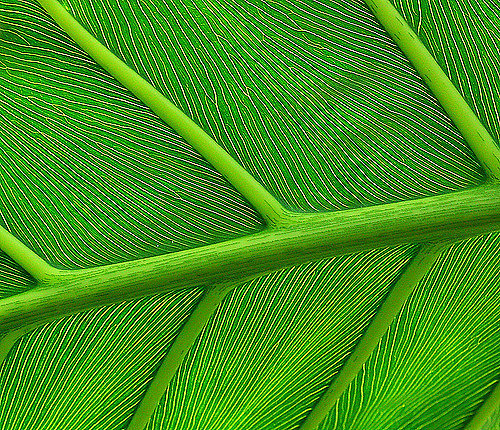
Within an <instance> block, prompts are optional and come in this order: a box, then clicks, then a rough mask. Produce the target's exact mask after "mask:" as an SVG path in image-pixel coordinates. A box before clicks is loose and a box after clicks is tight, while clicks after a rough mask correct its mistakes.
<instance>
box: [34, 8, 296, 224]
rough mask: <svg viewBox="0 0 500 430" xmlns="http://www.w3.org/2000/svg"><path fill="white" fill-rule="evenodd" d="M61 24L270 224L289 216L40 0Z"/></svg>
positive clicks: (61, 11) (61, 12)
mask: <svg viewBox="0 0 500 430" xmlns="http://www.w3.org/2000/svg"><path fill="white" fill-rule="evenodd" d="M38 3H40V5H41V6H42V7H43V8H44V9H45V10H46V11H47V12H48V13H49V15H50V16H51V17H52V18H53V19H54V21H56V22H57V23H58V24H59V25H60V26H61V28H62V29H63V30H64V31H65V32H66V33H67V34H68V35H69V36H70V37H71V38H72V39H73V40H74V41H75V42H76V43H77V44H78V45H80V47H81V48H82V49H83V50H84V51H86V52H87V53H88V54H89V55H90V56H91V57H92V58H93V59H94V60H95V61H96V62H97V63H98V64H100V65H101V66H102V67H103V68H104V69H106V70H107V71H108V72H109V73H110V74H111V75H112V76H113V77H114V78H115V79H117V80H118V81H119V82H121V83H122V84H123V85H124V86H125V87H126V88H128V89H129V90H130V91H131V92H132V93H133V94H135V95H136V96H137V97H138V98H139V99H140V100H142V102H143V103H144V104H145V105H146V106H148V107H149V108H150V109H151V110H152V111H153V112H155V113H156V114H157V115H158V116H159V117H160V118H161V119H162V120H164V121H165V122H166V123H167V124H168V125H169V126H170V127H172V128H173V129H174V130H175V131H176V132H177V133H179V134H180V135H181V136H182V137H183V138H184V139H185V140H186V141H187V142H188V143H189V144H190V145H192V146H193V148H195V149H196V150H197V151H198V152H199V153H200V154H201V155H202V156H203V157H204V158H205V159H206V160H207V161H208V162H209V163H210V164H212V166H214V167H215V169H217V171H218V172H219V173H221V174H222V175H223V176H224V177H225V178H226V179H227V180H228V181H229V182H230V183H231V184H232V185H233V186H234V187H235V188H236V189H237V190H238V191H239V192H240V193H241V194H242V195H243V196H244V197H245V198H246V199H247V200H248V201H249V202H250V204H252V206H253V207H254V208H255V209H256V210H257V211H258V212H259V213H260V214H261V215H262V216H263V217H264V219H265V220H266V221H267V222H268V223H269V224H271V225H278V224H280V223H281V221H282V220H283V219H286V217H287V210H286V209H285V208H284V207H283V206H282V205H281V204H280V203H279V202H278V201H277V200H276V199H275V198H274V197H273V196H272V195H271V194H270V193H269V192H268V191H267V190H266V189H265V188H264V187H263V186H262V185H261V184H260V183H259V182H257V180H256V179H255V178H254V177H253V176H252V175H250V173H248V172H247V171H246V170H245V169H244V168H243V167H242V166H241V165H240V164H238V163H237V162H236V160H234V158H232V157H231V156H230V155H229V154H228V153H227V152H226V151H225V150H224V149H222V147H220V146H219V145H218V144H217V143H216V142H215V140H213V139H212V138H211V137H210V136H209V135H208V134H207V133H205V132H204V131H203V130H202V129H201V128H200V127H199V126H198V125H197V124H195V123H194V121H192V120H191V119H190V118H189V117H187V116H186V115H185V114H184V113H183V112H182V111H181V110H179V109H178V108H177V107H175V106H174V105H173V104H172V103H171V102H170V101H169V100H167V99H166V98H165V97H164V96H163V95H162V94H161V93H160V92H158V91H157V90H156V89H155V88H154V87H153V86H152V85H151V84H149V83H148V82H147V81H146V80H145V79H143V78H142V77H141V76H139V75H138V74H137V73H136V72H134V71H133V70H132V69H131V68H130V67H128V66H127V65H126V64H125V63H124V62H123V61H121V60H120V59H119V58H118V57H116V56H115V55H114V54H113V53H112V52H110V51H109V50H108V49H107V48H106V47H105V46H104V45H102V44H101V43H100V42H98V41H97V40H96V39H95V38H94V37H93V36H92V35H91V34H90V33H89V32H88V31H87V30H85V29H84V28H83V27H82V26H81V25H80V23H78V21H76V20H75V19H74V18H73V16H71V14H70V13H69V12H68V11H67V10H66V9H65V8H64V7H62V6H61V4H60V3H59V2H58V1H57V0H38Z"/></svg>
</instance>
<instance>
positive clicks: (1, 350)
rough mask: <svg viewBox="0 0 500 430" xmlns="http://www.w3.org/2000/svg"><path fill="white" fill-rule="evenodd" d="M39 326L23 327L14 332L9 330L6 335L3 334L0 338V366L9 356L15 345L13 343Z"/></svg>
mask: <svg viewBox="0 0 500 430" xmlns="http://www.w3.org/2000/svg"><path fill="white" fill-rule="evenodd" d="M39 325H40V324H38V323H36V324H30V325H28V326H25V327H21V328H18V329H15V330H11V331H9V332H7V333H4V334H3V335H2V337H0V366H1V365H2V363H3V361H4V360H5V359H6V358H7V356H8V355H9V352H10V350H11V349H12V347H13V346H14V345H15V343H16V342H17V341H18V340H19V339H20V338H21V337H22V336H24V335H25V334H26V333H29V332H30V331H31V330H34V329H35V328H37V327H38V326H39Z"/></svg>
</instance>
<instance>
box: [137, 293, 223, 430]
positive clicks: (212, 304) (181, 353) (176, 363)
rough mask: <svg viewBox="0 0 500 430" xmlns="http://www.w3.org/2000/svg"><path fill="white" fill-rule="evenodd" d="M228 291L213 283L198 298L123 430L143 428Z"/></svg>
mask: <svg viewBox="0 0 500 430" xmlns="http://www.w3.org/2000/svg"><path fill="white" fill-rule="evenodd" d="M231 290H232V287H228V286H216V287H213V288H210V289H209V290H208V291H207V292H206V293H205V295H204V296H203V297H202V299H201V300H200V302H199V303H198V305H197V306H196V308H195V310H194V311H193V312H192V313H191V315H190V316H189V318H188V320H187V321H186V322H185V324H184V326H183V327H182V329H181V331H180V332H179V334H178V335H177V337H176V339H175V341H174V342H173V344H172V346H171V347H170V349H169V350H168V353H167V355H166V356H165V358H164V359H163V361H162V363H161V365H160V367H159V368H158V370H157V372H156V374H155V376H154V378H153V380H152V381H151V383H150V384H149V387H148V388H147V390H146V393H145V394H144V397H143V398H142V400H141V402H140V403H139V406H138V407H137V409H136V411H135V413H134V415H133V416H132V419H131V421H130V424H129V425H128V427H127V430H143V429H144V428H145V427H146V425H147V423H148V421H149V419H150V418H151V416H152V415H153V413H154V411H155V409H156V407H157V406H158V404H159V402H160V400H161V398H162V397H163V395H164V394H165V391H166V390H167V388H168V385H169V383H170V381H171V380H172V378H173V377H174V375H175V373H176V372H177V369H179V367H180V366H181V364H182V362H183V359H184V357H185V356H186V354H187V352H188V351H189V349H190V348H191V346H192V345H193V344H194V342H195V341H196V339H197V338H198V336H199V334H200V333H201V331H202V330H203V328H204V327H205V325H206V323H207V322H208V320H209V319H210V317H211V316H212V315H213V313H214V312H215V311H216V309H217V307H218V306H219V304H220V302H221V301H222V299H223V298H224V297H225V296H226V295H227V293H229V292H230V291H231Z"/></svg>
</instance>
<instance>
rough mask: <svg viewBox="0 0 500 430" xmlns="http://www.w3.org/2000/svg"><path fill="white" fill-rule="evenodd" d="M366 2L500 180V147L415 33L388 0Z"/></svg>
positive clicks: (476, 151) (481, 158)
mask: <svg viewBox="0 0 500 430" xmlns="http://www.w3.org/2000/svg"><path fill="white" fill-rule="evenodd" d="M365 3H366V4H367V5H368V7H369V8H370V9H371V10H372V12H373V13H374V14H375V16H376V17H377V19H378V20H379V21H380V23H381V24H382V25H383V26H384V28H385V29H386V30H387V32H388V33H389V34H390V35H391V37H392V38H393V39H394V41H395V42H396V43H397V45H398V46H399V47H400V48H401V50H402V51H403V53H404V54H405V55H406V57H407V58H408V59H409V60H410V61H411V63H412V64H413V66H414V67H415V69H416V70H417V72H418V73H419V74H420V76H421V77H422V79H423V80H424V81H425V83H426V84H427V85H428V86H429V88H430V89H431V91H432V92H433V93H434V95H435V96H436V98H437V99H438V100H439V102H440V103H441V106H443V108H444V110H445V111H446V112H447V113H448V115H449V116H450V118H451V119H452V121H453V122H454V124H455V125H456V127H457V128H458V130H459V131H460V133H462V135H463V137H464V138H465V140H466V141H467V143H468V144H469V146H470V147H471V149H472V150H473V151H474V153H475V154H476V156H477V158H478V159H479V161H480V162H481V164H482V166H483V167H484V169H485V170H486V173H487V174H488V176H489V177H490V178H492V179H495V180H500V148H499V147H498V145H497V143H496V142H495V141H494V140H493V138H492V137H491V135H490V134H489V132H488V131H487V130H486V128H485V127H484V126H483V125H482V124H481V121H479V119H478V117H477V116H476V114H475V113H474V112H473V111H472V109H471V108H470V106H469V105H468V104H467V102H466V101H465V100H464V98H463V97H462V95H461V94H460V93H459V92H458V90H457V89H456V88H455V86H454V85H453V83H452V82H451V81H450V79H449V78H448V76H446V74H445V73H444V71H443V70H442V69H441V67H440V66H439V64H438V63H437V62H436V60H435V59H434V57H433V56H432V55H431V53H430V52H429V51H428V50H427V48H426V47H425V46H424V45H423V44H422V42H421V41H420V40H419V38H418V36H417V35H416V34H415V32H414V31H413V30H412V29H411V28H410V26H409V25H408V24H407V23H406V21H405V20H404V18H403V17H402V16H401V15H400V14H399V12H398V11H397V10H396V8H395V7H394V6H393V5H392V4H391V2H390V1H389V0H365Z"/></svg>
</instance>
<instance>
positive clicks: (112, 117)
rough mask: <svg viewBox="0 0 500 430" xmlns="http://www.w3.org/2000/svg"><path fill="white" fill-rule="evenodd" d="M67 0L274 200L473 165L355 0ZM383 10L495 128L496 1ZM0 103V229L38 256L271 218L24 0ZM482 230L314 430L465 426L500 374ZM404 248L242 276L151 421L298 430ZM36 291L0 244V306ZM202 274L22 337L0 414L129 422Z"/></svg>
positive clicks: (420, 183)
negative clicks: (395, 16)
mask: <svg viewBox="0 0 500 430" xmlns="http://www.w3.org/2000/svg"><path fill="white" fill-rule="evenodd" d="M63 5H64V7H65V8H66V9H67V10H68V11H69V12H70V13H71V14H72V15H73V16H74V17H75V18H76V19H77V20H78V21H79V22H80V23H81V24H82V25H83V26H84V27H85V28H86V29H87V30H89V31H90V32H91V34H93V35H94V36H95V37H96V38H97V39H98V40H99V41H101V42H102V43H103V44H104V45H105V46H106V47H108V48H109V49H110V50H111V51H112V52H114V53H115V54H116V55H117V56H118V57H120V58H121V59H122V60H123V61H125V63H126V64H128V65H129V66H130V67H131V68H132V69H134V70H136V71H137V72H138V73H139V74H140V75H141V76H143V77H144V78H145V79H146V80H148V81H149V82H150V83H151V84H152V85H153V86H154V87H155V88H156V89H158V90H159V91H160V92H161V93H162V94H164V95H165V96H166V97H167V98H168V99H170V100H171V101H172V102H173V103H174V104H175V105H176V106H178V107H179V108H180V109H181V110H182V111H184V112H185V113H186V114H187V115H188V116H189V117H191V118H192V119H193V120H194V121H195V122H196V123H197V124H199V125H200V126H201V128H202V129H204V130H205V131H206V132H207V133H208V134H209V135H210V136H212V137H213V138H214V139H215V140H216V141H217V143H219V144H220V145H221V146H222V147H223V148H224V149H225V150H226V151H227V152H228V153H229V154H230V155H232V156H233V157H234V158H235V159H236V160H237V161H238V162H239V163H240V164H241V165H242V166H244V167H245V169H247V170H248V172H250V173H251V174H252V175H253V176H254V177H255V178H256V179H257V180H258V181H259V182H260V183H261V184H262V185H263V186H264V187H265V188H266V189H267V190H269V191H270V192H271V193H272V194H273V195H274V196H275V197H276V198H277V199H278V200H279V201H280V202H282V203H283V205H284V206H285V207H286V208H287V209H288V210H296V211H303V212H310V213H315V212H326V211H341V210H345V209H355V208H362V207H367V206H372V205H379V204H385V203H390V202H398V201H405V200H410V199H417V198H423V197H427V196H432V195H439V194H446V193H451V192H455V191H458V190H462V189H466V188H473V187H478V186H480V185H481V184H483V183H484V182H485V181H486V179H487V178H486V174H485V172H484V171H483V169H482V168H481V166H480V163H479V162H478V160H477V159H476V156H475V155H474V154H473V152H472V150H471V149H470V147H469V145H468V144H467V142H466V141H465V139H464V138H463V137H462V136H461V134H460V133H459V131H458V130H457V128H456V127H455V125H454V124H453V122H452V121H451V119H450V118H449V117H448V115H447V114H446V112H445V111H444V110H443V108H441V106H440V104H439V102H438V101H437V100H436V98H435V96H434V95H433V94H432V92H431V91H430V90H429V89H428V88H427V86H426V84H425V83H424V81H423V80H422V78H420V76H419V75H418V73H417V72H416V71H415V69H414V68H413V66H412V65H411V63H410V62H409V60H408V59H407V58H406V57H405V56H404V54H403V53H402V52H401V50H400V49H399V48H398V47H397V45H396V44H395V43H394V42H393V40H392V39H391V38H390V36H389V35H388V34H387V32H386V31H385V30H384V28H383V27H382V26H381V24H379V23H378V21H377V20H376V18H375V17H374V15H373V14H372V12H371V11H370V10H369V9H368V7H367V6H366V5H365V4H364V3H363V2H362V1H361V0H356V1H352V2H345V1H340V0H333V1H325V0H303V1H299V2H291V1H284V2H264V1H262V0H247V1H239V0H235V1H231V2H215V3H214V2H205V1H202V0H189V1H188V0H173V1H168V2H167V1H165V0H152V1H148V2H144V1H139V2H129V1H125V0H107V1H105V2H97V1H95V0H81V1H77V0H70V1H65V2H64V3H63ZM394 5H395V6H396V7H397V8H398V9H399V10H400V12H401V13H402V14H403V16H404V17H405V19H406V20H407V21H408V23H409V24H410V25H411V26H412V27H413V29H414V30H415V31H416V33H417V34H418V35H419V37H420V38H421V39H422V41H423V42H424V44H425V46H426V47H427V48H428V49H429V50H430V51H431V53H432V54H433V55H434V56H435V58H436V59H437V60H438V62H439V64H440V65H441V67H443V69H444V70H445V72H446V73H447V74H448V76H449V77H450V79H451V80H452V81H453V83H454V84H455V85H456V86H457V88H459V90H460V91H461V92H462V94H463V95H464V97H465V99H466V100H467V102H468V103H469V104H470V106H471V107H472V108H473V110H474V111H475V112H476V114H477V115H478V116H479V118H480V119H481V120H482V121H483V123H484V125H485V126H486V127H487V128H488V129H489V131H490V132H491V133H492V135H493V137H494V138H496V139H497V140H498V138H500V125H499V124H498V108H497V104H498V103H499V95H498V94H499V90H498V88H499V83H500V81H499V79H498V76H497V73H496V69H497V64H498V60H499V57H500V54H499V52H500V50H499V48H500V46H499V44H500V37H499V34H500V32H499V30H500V7H499V6H498V5H497V4H496V3H495V2H494V1H493V0H485V1H483V2H479V3H476V2H471V1H469V0H460V1H451V0H446V1H443V2H439V3H438V2H426V1H423V0H406V1H399V0H397V1H394ZM0 99H1V103H0V126H1V127H0V160H1V163H0V214H1V218H0V223H1V225H2V226H3V227H4V228H5V229H7V230H8V231H9V232H11V233H12V234H13V235H14V236H16V237H17V238H19V239H20V240H21V241H22V242H23V243H25V244H26V245H28V246H29V247H30V248H31V249H32V250H33V251H35V252H36V253H37V254H38V255H39V256H41V257H43V258H44V259H46V260H47V261H48V262H50V263H51V264H53V265H55V266H57V267H60V268H64V269H76V268H90V267H100V266H104V265H108V264H112V263H119V262H124V261H133V260H137V259H140V258H146V257H152V256H158V255H163V254H167V253H175V252H179V251H183V250H188V249H192V248H200V249H202V247H203V246H205V245H209V244H214V243H221V242H224V241H227V240H230V239H235V238H239V237H243V236H247V235H251V234H255V233H257V232H260V231H263V230H264V229H268V228H269V227H266V225H265V221H264V220H263V218H262V216H261V215H260V214H259V213H257V211H256V210H254V209H253V208H252V207H251V205H250V204H249V203H248V202H247V201H246V200H245V199H244V198H243V196H242V195H241V194H240V193H239V192H238V191H237V190H236V189H235V188H233V186H232V185H231V184H230V183H229V182H228V181H227V180H226V179H225V178H224V176H223V175H221V174H220V173H219V172H218V171H217V170H216V169H215V168H214V167H212V166H211V165H210V164H209V163H208V162H207V161H205V160H204V159H203V158H202V157H201V156H200V155H199V154H198V153H197V152H196V151H194V150H193V149H192V148H191V147H190V146H189V145H188V144H187V143H186V142H185V141H184V140H183V139H182V138H181V137H180V136H179V135H178V134H177V133H176V132H175V131H174V130H172V129H171V128H170V127H169V126H167V125H166V124H165V123H164V122H163V121H162V120H160V119H159V118H158V117H157V116H156V115H155V114H154V113H153V112H151V111H150V110H149V108H147V107H146V106H144V105H143V103H142V102H140V101H139V100H138V99H137V98H136V97H135V96H134V95H133V94H131V93H130V92H129V91H128V90H127V89H125V88H124V87H123V86H122V85H121V84H120V83H118V82H117V81H116V80H115V79H114V78H113V77H112V76H110V75H109V74H108V72H106V71H105V70H103V69H102V68H101V67H100V66H99V65H98V64H96V62H95V61H94V60H93V59H92V58H90V57H89V56H88V55H87V54H86V53H85V52H84V51H83V50H82V49H81V48H80V47H78V45H77V44H76V43H75V42H73V41H72V40H71V38H70V37H69V36H68V35H67V34H66V33H65V32H64V31H63V30H62V29H61V28H60V27H59V26H58V25H57V24H56V23H55V22H54V21H53V20H52V18H50V17H49V16H48V15H47V13H46V12H45V11H44V10H43V9H42V8H41V6H40V5H38V3H37V2H36V1H35V0H0ZM499 245H500V235H499V233H491V234H489V235H487V236H481V237H477V238H472V239H468V240H466V241H463V242H459V243H456V244H454V245H452V246H451V247H450V248H449V249H448V250H446V251H445V252H444V253H443V254H442V255H441V256H440V257H439V258H438V260H437V261H436V263H435V264H434V265H433V267H432V269H431V271H430V272H429V273H428V274H427V275H426V276H425V277H424V278H423V280H422V281H421V282H419V283H418V285H417V286H416V289H415V291H414V292H413V294H412V295H411V297H410V299H409V300H408V301H407V303H406V304H405V306H404V307H403V309H402V311H401V313H399V314H398V316H397V318H396V319H395V320H394V322H393V324H392V325H391V327H390V329H389V331H388V332H387V334H386V335H385V336H384V337H383V339H382V340H381V342H380V343H379V345H378V347H377V348H376V349H375V351H374V353H373V354H372V356H371V357H370V359H369V360H368V362H367V363H366V364H365V365H364V367H363V369H362V371H361V372H360V373H359V374H358V376H357V377H356V378H355V380H354V381H353V383H352V384H351V385H350V386H349V388H348V389H347V391H346V392H345V393H344V394H343V395H342V396H341V398H340V399H339V400H338V401H337V402H336V404H335V405H334V407H333V409H332V411H331V412H330V414H329V415H328V417H327V419H326V420H325V421H324V422H323V423H322V424H321V426H320V428H321V429H322V430H326V429H332V430H333V429H335V430H341V429H370V430H372V429H373V430H377V429H379V430H397V429H411V430H416V429H426V430H452V429H461V428H464V426H465V424H466V422H467V421H468V420H470V419H471V417H472V416H473V415H474V413H475V412H476V411H477V410H478V408H479V407H480V405H481V404H482V403H483V402H484V400H485V398H486V397H487V395H488V394H489V393H490V392H491V390H492V387H493V385H494V384H495V383H496V382H497V381H498V378H499V374H500V351H499V348H498V345H499V342H500V333H499V331H498V322H499V319H500V307H499V303H500V301H499V294H498V285H499V281H500V271H499V270H498V267H499V262H500V251H499V249H500V246H499ZM419 249H420V247H419V245H418V244H399V245H395V246H392V247H380V246H378V247H377V246H375V249H371V250H367V251H364V252H361V253H356V254H350V255H344V256H336V257H333V258H328V259H325V260H321V261H311V262H308V263H306V264H303V265H298V266H294V267H288V268H283V269H281V270H279V271H276V272H273V273H269V274H266V275H264V276H261V277H258V278H256V279H253V280H250V281H248V280H247V279H242V281H241V284H240V285H238V286H237V287H236V288H235V290H234V291H233V292H232V293H230V294H229V295H228V296H227V297H226V298H225V300H224V301H223V302H222V304H221V305H220V306H219V308H218V309H217V311H216V312H215V313H214V315H213V316H212V317H211V318H210V320H209V322H208V324H207V325H206V327H205V328H204V329H203V331H202V332H201V334H200V336H199V337H198V338H197V340H196V341H195V343H194V345H193V347H192V348H191V349H190V350H189V352H188V353H187V355H186V357H185V358H184V360H183V361H182V364H181V365H180V368H179V370H178V371H177V373H176V374H175V376H174V378H173V380H172V381H171V382H170V384H169V385H168V388H167V391H166V393H165V395H164V396H163V398H162V399H161V402H160V404H159V406H158V408H157V409H156V410H155V413H154V415H153V417H152V419H151V420H150V422H149V424H148V427H147V428H148V429H149V430H153V429H155V430H159V429H186V430H187V429H193V430H194V429H201V428H202V429H225V430H236V429H241V430H249V429H251V430H281V429H282V430H288V429H294V428H299V426H300V425H301V424H302V423H303V422H304V419H305V418H306V417H307V415H308V414H309V412H310V411H311V409H313V408H314V406H315V405H316V404H317V402H318V400H319V399H320V397H321V395H322V393H324V392H325V391H326V389H327V388H328V386H329V385H330V383H331V382H332V381H334V380H335V377H336V375H338V373H339V371H340V370H341V369H342V366H343V365H344V364H345V363H346V361H347V360H348V358H349V356H350V355H351V354H352V353H353V351H354V348H355V346H356V344H357V342H358V341H359V340H360V338H361V337H362V335H363V333H364V332H365V331H366V329H367V327H368V325H369V324H370V321H372V319H373V318H374V315H375V314H376V313H377V310H379V309H380V306H381V304H382V303H383V301H384V298H385V297H386V296H387V294H388V293H389V291H390V290H391V288H392V287H393V286H394V285H395V284H396V282H397V281H398V279H400V278H401V276H402V274H403V273H404V271H405V269H406V268H407V267H408V265H409V264H410V262H411V261H412V259H414V257H415V256H416V255H417V252H418V250H419ZM273 258H276V260H279V259H280V258H283V256H281V255H276V256H273ZM234 264H237V263H234ZM34 286H35V280H34V279H32V278H31V277H30V276H29V275H28V274H27V273H25V272H24V270H22V269H21V268H20V267H19V266H18V265H17V264H16V263H14V262H13V261H11V260H10V259H9V258H8V257H7V256H6V255H4V254H0V295H1V296H0V297H1V298H4V297H17V294H20V293H22V292H24V291H26V290H29V289H31V288H33V287H34ZM167 287H168V286H167ZM207 287H210V286H208V285H200V286H199V287H196V288H189V289H181V290H176V291H170V292H167V293H164V294H160V295H154V296H149V297H144V298H141V299H137V300H134V301H129V302H126V303H118V304H112V305H108V306H105V307H103V308H99V309H93V310H88V311H85V312H83V313H80V314H77V315H73V316H66V317H64V318H62V319H60V320H57V321H53V322H50V323H48V324H44V325H42V326H40V327H38V328H36V329H34V330H33V331H31V332H30V333H28V334H25V335H24V336H22V337H21V338H20V339H19V341H18V342H17V343H16V344H15V345H14V347H13V348H12V350H11V351H10V353H9V355H8V356H7V358H6V359H5V361H4V362H3V363H1V364H0V372H1V373H0V429H1V430H21V429H22V430H31V429H43V430H53V429H58V430H59V429H60V430H74V429H79V430H83V429H89V430H90V429H93V430H96V429H102V430H121V429H125V428H126V426H127V425H128V422H129V421H130V419H131V418H132V415H133V414H134V411H135V410H136V408H137V406H138V404H139V402H140V401H141V399H142V397H143V396H144V393H145V391H146V389H147V386H148V383H149V382H150V381H151V380H152V378H153V377H154V375H155V372H156V370H157V369H158V367H159V365H160V363H161V360H162V358H163V357H164V356H165V354H166V352H167V351H168V348H169V346H171V345H172V342H173V341H174V339H175V338H176V336H177V334H178V333H179V332H180V331H181V330H182V326H183V323H184V322H185V321H186V320H187V318H188V317H189V315H190V313H192V311H193V309H194V307H195V306H196V304H197V303H198V302H199V301H200V300H201V297H202V291H203V289H205V288H207ZM19 297H22V295H20V296H19ZM1 306H2V302H1V301H0V309H1ZM1 352H2V351H1V347H0V353H1ZM493 425H494V424H493Z"/></svg>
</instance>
